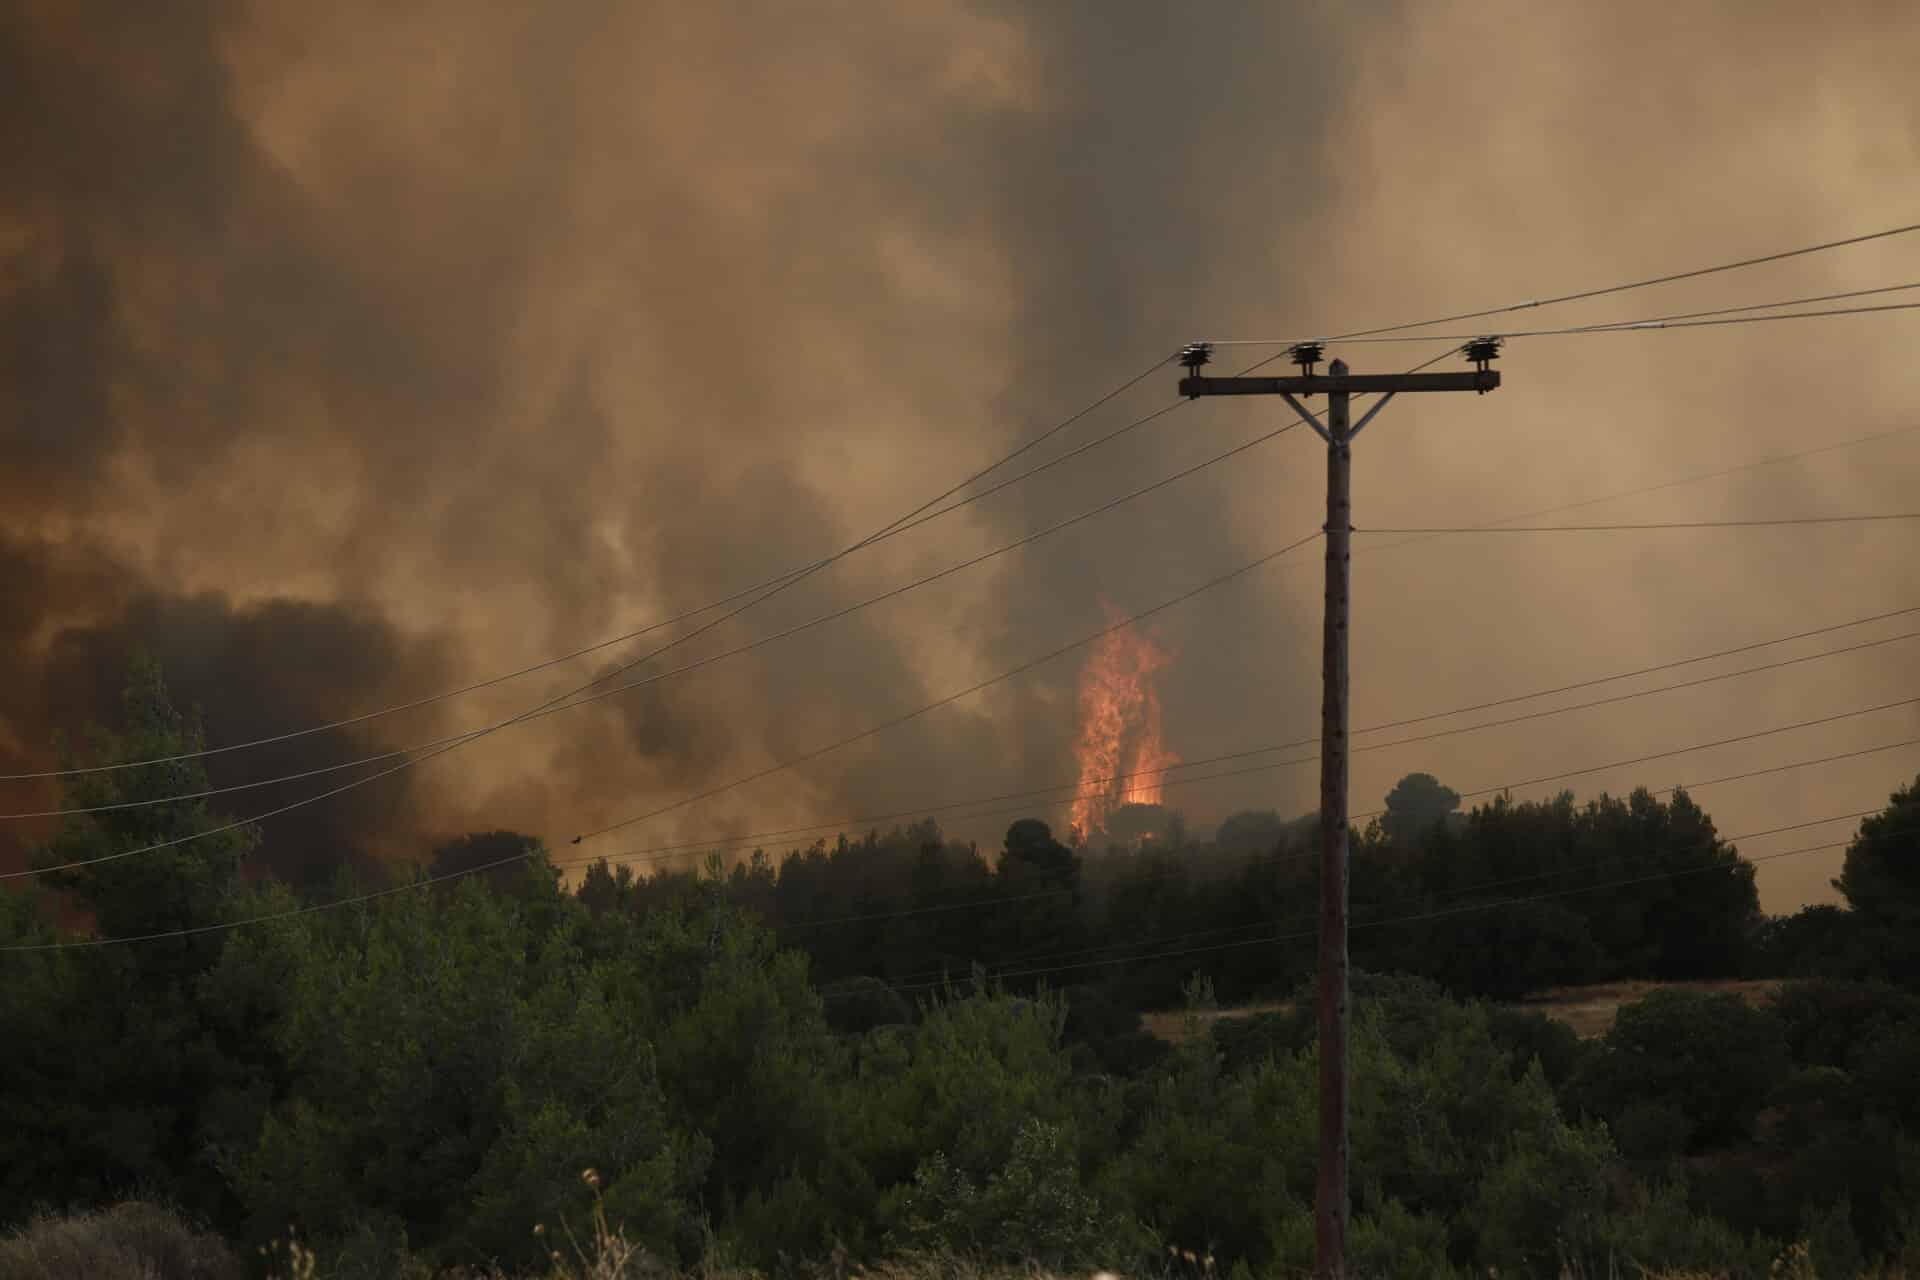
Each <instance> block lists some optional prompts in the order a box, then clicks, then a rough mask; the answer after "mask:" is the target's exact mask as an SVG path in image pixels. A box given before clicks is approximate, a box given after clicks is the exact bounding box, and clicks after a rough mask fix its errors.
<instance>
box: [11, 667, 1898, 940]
mask: <svg viewBox="0 0 1920 1280" xmlns="http://www.w3.org/2000/svg"><path fill="white" fill-rule="evenodd" d="M1916 701H1920V699H1916ZM1888 705H1902V704H1898V703H1895V704H1888ZM1880 709H1883V708H1867V709H1866V711H1859V712H1849V713H1845V715H1842V716H1836V717H1827V718H1826V719H1823V720H1813V721H1802V722H1799V723H1795V724H1790V725H1782V726H1779V727H1778V728H1776V729H1773V730H1768V731H1766V733H1783V732H1787V731H1789V730H1792V729H1799V728H1806V727H1808V726H1809V725H1812V724H1823V723H1828V722H1830V721H1832V720H1836V719H1844V718H1847V716H1853V715H1862V714H1866V713H1867V712H1868V711H1874V710H1880ZM1761 736H1766V734H1765V733H1763V734H1756V735H1749V737H1761ZM1715 745H1724V743H1710V744H1703V746H1715ZM1907 746H1920V738H1908V739H1905V740H1903V741H1900V742H1892V743H1885V744H1882V745H1880V746H1876V747H1866V748H1861V749H1858V750H1854V751H1846V752H1839V753H1836V754H1832V755H1827V756H1820V757H1815V758H1813V759H1809V760H1796V761H1792V762H1790V763H1788V764H1784V765H1774V766H1770V767H1768V768H1765V769H1755V770H1749V771H1747V772H1745V773H1738V774H1730V775H1726V776H1723V777H1720V778H1709V779H1706V780H1704V781H1700V782H1688V783H1682V784H1681V785H1680V786H1678V787H1661V788H1657V789H1654V790H1652V791H1650V792H1649V794H1651V795H1655V796H1659V795H1667V794H1670V793H1672V792H1674V791H1676V790H1685V791H1694V790H1698V789H1700V788H1702V787H1708V786H1714V785H1717V784H1719V783H1723V782H1734V781H1741V780H1744V779H1748V778H1753V777H1759V776H1761V775H1763V774H1772V773H1783V772H1787V771H1789V770H1793V769H1801V768H1808V767H1811V766H1813V765H1819V764H1827V763H1831V762H1834V761H1838V760H1848V759H1854V758H1857V757H1859V756H1863V755H1870V754H1874V753H1876V752H1880V751H1889V750H1893V749H1895V748H1897V747H1907ZM1696 749H1702V748H1701V747H1695V748H1680V749H1679V750H1678V751H1673V752H1663V753H1659V754H1658V755H1652V756H1647V757H1642V759H1645V760H1650V759H1658V758H1661V757H1662V756H1666V755H1675V754H1680V753H1681V752H1684V751H1687V750H1696ZM1623 763H1625V764H1631V763H1638V761H1626V762H1618V761H1616V762H1614V764H1610V765H1600V766H1595V767H1594V768H1591V769H1584V770H1574V771H1570V772H1568V773H1565V774H1558V775H1553V776H1551V777H1548V778H1546V779H1532V780H1529V781H1527V782H1510V783H1504V784H1501V785H1499V786H1493V787H1486V788H1482V789H1480V790H1477V791H1469V792H1463V793H1461V798H1462V799H1469V798H1472V797H1475V796H1483V795H1491V794H1494V793H1496V792H1503V791H1511V790H1512V789H1513V788H1515V787H1521V786H1530V785H1534V784H1535V783H1537V782H1540V781H1549V782H1551V781H1559V780H1561V779H1562V778H1566V777H1572V776H1576V775H1577V774H1580V773H1593V772H1599V771H1600V770H1603V769H1607V768H1614V767H1620V766H1621V765H1622V764H1623ZM1262 767H1263V768H1266V767H1272V766H1262ZM1258 771H1259V770H1258V769H1255V770H1242V771H1240V772H1258ZM1221 776H1231V775H1221ZM1196 780H1197V779H1186V780H1184V781H1196ZM1381 812H1383V811H1382V810H1373V811H1370V812H1366V813H1356V814H1352V815H1349V820H1353V819H1358V818H1366V817H1374V816H1378V815H1379V814H1380V813H1381ZM535 856H536V854H534V853H531V852H522V853H516V854H511V855H508V856H506V857H502V858H496V859H494V860H493V861H491V862H486V863H483V864H481V865H479V866H475V867H467V868H464V869H462V870H460V871H455V872H450V873H448V874H446V875H443V876H435V877H428V878H425V879H421V880H415V881H411V882H408V883H406V884H401V885H393V886H390V887H388V888H385V889H378V890H373V891H370V892H367V893H361V894H355V895H352V896H350V897H346V898H337V899H334V900H331V901H328V902H317V903H307V904H304V905H302V906H298V907H292V908H288V909H286V910H283V911H276V912H268V913H265V914H262V915H258V916H250V917H247V918H245V919H241V920H226V921H220V922H217V923H214V924H206V925H196V926H194V927H191V928H186V929H170V930H164V931H159V932H155V933H149V934H138V935H129V936H124V937H112V938H100V937H95V938H80V939H72V940H69V941H65V942H58V943H36V944H27V945H12V946H0V953H4V952H25V951H57V950H76V949H82V948H93V947H105V946H119V945H123V944H133V943H143V942H160V941H166V940H168V939H175V938H188V937H200V936H204V935H208V934H213V933H223V932H227V931H229V930H234V929H241V928H245V927H247V926H250V925H256V924H271V923H276V922H279V921H285V920H291V919H295V918H298V917H302V916H307V915H312V914H315V913H317V912H321V911H331V910H335V909H337V908H341V907H352V906H364V905H366V904H367V903H370V902H375V901H379V900H380V899H383V898H389V897H392V896H394V895H396V894H400V893H407V892H411V891H414V890H418V889H427V888H432V887H434V886H437V885H441V884H446V883H448V882H450V881H453V880H459V879H463V878H465V877H468V876H474V875H482V874H484V873H486V872H488V871H494V870H498V869H500V868H503V867H508V866H514V865H517V864H522V863H526V862H529V861H531V860H533V859H534V857H535ZM1309 856H1311V855H1309ZM1760 860H1761V859H1750V860H1749V861H1760Z"/></svg>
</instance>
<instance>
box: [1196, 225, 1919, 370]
mask: <svg viewBox="0 0 1920 1280" xmlns="http://www.w3.org/2000/svg"><path fill="white" fill-rule="evenodd" d="M1914 231H1920V222H1915V223H1909V224H1907V225H1905V226H1899V227H1889V228H1887V229H1886V230H1884V231H1872V232H1868V233H1867V234H1865V235H1858V236H1848V237H1847V238H1845V239H1843V240H1827V241H1823V242H1822V243H1820V244H1812V245H1806V246H1804V247H1802V248H1798V249H1788V250H1785V251H1783V252H1780V253H1768V254H1762V255H1761V256H1759V257H1755V258H1742V259H1740V260H1739V261H1737V262H1724V263H1721V264H1719V265H1717V266H1712V267H1697V268H1694V269H1692V270H1689V271H1676V272H1672V273H1669V274H1667V275H1662V276H1651V277H1649V278H1647V279H1644V280H1634V281H1629V282H1628V283H1626V284H1615V285H1607V286H1604V287H1602V288H1598V289H1583V290H1580V291H1579V292H1576V293H1563V294H1559V295H1557V296H1555V297H1551V298H1536V299H1532V300H1530V301H1527V302H1514V303H1508V304H1507V305H1505V306H1499V307H1485V308H1482V309H1481V310H1479V311H1461V312H1456V313H1455V314H1453V315H1448V316H1437V317H1435V318H1434V319H1431V320H1416V321H1412V322H1410V323H1407V324H1390V325H1380V326H1377V327H1375V328H1372V329H1353V330H1349V331H1348V332H1346V333H1338V334H1334V335H1332V336H1330V337H1324V338H1238V339H1223V340H1221V341H1218V342H1215V343H1214V344H1213V345H1214V346H1216V347H1242V346H1251V347H1264V346H1292V345H1293V344H1294V343H1296V342H1314V341H1317V342H1348V341H1352V340H1354V339H1356V338H1368V337H1372V336H1374V335H1375V334H1382V333H1400V332H1404V331H1405V330H1408V329H1425V328H1428V327H1430V326H1432V325H1436V324H1452V323H1454V322H1456V321H1459V320H1479V319H1482V318H1484V317H1487V316H1498V315H1505V314H1507V313H1509V312H1513V311H1527V310H1530V309H1532V308H1535V307H1551V306H1558V305H1559V304H1561V303H1565V302H1585V301H1587V300H1588V299H1591V298H1604V297H1607V296H1609V295H1611V294H1616V293H1629V292H1632V291H1633V290H1636V289H1648V288H1652V287H1653V286H1655V285H1662V284H1674V283H1676V282H1678V281H1681V280H1695V279H1698V278H1700V277H1701V276H1710V275H1717V274H1720V273H1721V272H1726V271H1739V270H1742V269H1744V268H1747V267H1758V266H1764V265H1765V264H1767V263H1770V262H1782V261H1785V260H1786V259H1788V258H1799V257H1804V256H1806V255H1807V254H1812V253H1824V252H1826V251H1827V250H1830V249H1844V248H1847V247H1848V246H1851V245H1856V244H1865V243H1867V242H1868V241H1872V240H1884V239H1887V238H1888V237H1890V236H1899V235H1907V234H1909V233H1910V232H1914ZM1475 336H1479V335H1475Z"/></svg>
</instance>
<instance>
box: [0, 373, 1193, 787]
mask: <svg viewBox="0 0 1920 1280" xmlns="http://www.w3.org/2000/svg"><path fill="white" fill-rule="evenodd" d="M1166 363H1167V360H1165V359H1162V360H1159V361H1156V362H1155V363H1154V364H1153V365H1152V366H1150V367H1149V368H1147V369H1145V370H1143V371H1141V372H1140V373H1138V374H1136V375H1135V376H1133V377H1132V378H1130V379H1128V380H1127V381H1125V382H1123V383H1121V384H1120V385H1119V386H1117V387H1115V388H1114V389H1113V390H1111V391H1109V392H1107V393H1106V394H1105V395H1103V396H1101V397H1100V398H1099V399H1097V400H1095V401H1094V402H1093V403H1091V404H1089V405H1087V406H1086V407H1085V408H1083V409H1081V410H1080V411H1079V412H1077V413H1075V414H1073V415H1072V416H1071V417H1068V418H1065V419H1063V420H1062V421H1060V422H1058V423H1056V424H1054V425H1053V426H1051V427H1049V428H1048V429H1047V430H1045V431H1043V432H1042V433H1040V434H1039V435H1037V436H1035V437H1034V438H1033V439H1031V440H1029V441H1027V442H1026V443H1025V444H1023V445H1021V446H1020V447H1018V448H1017V449H1015V450H1013V451H1012V452H1011V453H1008V454H1005V455H1003V456H1002V457H1001V458H1000V459H999V460H997V461H995V462H993V463H991V464H989V465H988V466H986V467H984V468H982V469H981V470H979V471H976V472H975V473H974V474H973V475H971V476H969V477H968V478H967V479H965V480H963V481H961V482H960V483H959V484H957V485H954V486H953V487H952V488H950V489H948V490H947V491H946V492H945V493H943V494H940V495H938V496H937V497H934V498H932V499H930V500H928V501H927V502H925V503H922V504H921V505H920V506H919V507H918V508H916V509H915V510H914V511H912V512H910V513H908V514H907V515H906V516H903V517H900V518H898V519H896V520H894V521H893V522H892V523H891V524H888V525H885V526H883V527H882V528H881V529H879V530H877V531H875V532H874V533H872V534H870V535H868V536H867V537H866V538H864V539H862V540H861V541H859V542H857V543H854V544H853V545H851V546H849V547H847V548H845V549H844V550H842V551H840V552H837V553H835V554H834V555H831V556H827V557H825V558H823V559H819V560H815V561H813V562H811V563H809V564H806V565H801V566H799V567H796V568H793V569H789V570H787V571H786V572H784V573H780V574H776V575H775V576H773V577H771V578H767V579H765V580H764V581H761V582H757V583H755V584H754V585H752V586H750V587H743V588H741V589H740V590H738V591H735V592H733V593H732V594H731V595H727V596H722V597H721V598H719V599H717V600H713V601H710V602H709V603H707V604H703V605H700V606H698V607H697V608H693V609H688V610H686V611H684V612H681V613H678V614H675V615H674V616H672V617H669V618H663V619H661V620H660V621H658V622H652V623H649V624H647V625H646V626H644V627H640V628H638V629H636V630H633V631H628V632H625V633H623V634H621V635H617V636H614V637H612V638H610V639H607V640H601V641H598V642H597V643H594V644H591V645H587V646H585V647H584V648H580V649H575V650H573V651H572V652H570V653H565V654H561V655H559V656H558V657H554V658H547V659H544V660H542V661H540V662H536V663H532V664H529V665H527V666H523V667H520V668H518V669H516V670H513V671H509V672H505V673H503V674H501V675H497V676H491V677H488V678H487V679H485V680H480V681H476V682H475V683H472V684H468V685H463V686H461V687H460V688H457V689H449V690H447V691H445V692H443V693H437V694H433V695H430V696H428V697H424V698H416V699H413V700H411V701H408V702H400V703H395V704H393V705H392V706H388V707H382V708H380V709H378V710H374V711H367V712H362V713H361V714H358V715H354V716H348V717H346V718H344V719H339V720H332V721H328V722H326V723H324V724H317V725H311V726H309V727H307V728H304V729H294V730H289V731H287V732H285V733H278V734H273V735H270V736H268V737H264V738H254V739H250V740H248V741H245V742H234V743H229V744H227V745H225V746H219V747H206V748H202V749H201V750H198V751H187V752H180V753H178V754H175V755H166V756H152V757H149V758H146V759H141V760H125V761H118V762H115V763H113V764H102V765H90V766H85V767H79V768H73V769H50V770H44V771H41V772H36V773H5V774H0V782H18V781H24V780H29V779H37V778H64V777H73V776H76V775H80V774H90V773H108V772H114V771H117V770H121V769H138V768H144V767H146V766H149V765H157V764H171V763H174V762H176V761H181V760H197V759H201V758H204V757H207V756H216V755H224V754H226V753H228V752H234V751H246V750H250V749H253V748H256V747H264V746H271V745H274V744H276V743H281V742H289V741H292V740H294V739H297V738H304V737H308V736H311V735H313V734H317V733H326V732H330V731H332V730H336V729H345V728H351V727H352V726H354V725H358V724H364V723H366V722H367V721H370V720H377V719H380V718H381V717H384V716H389V715H394V714H397V713H399V712H402V711H411V710H414V709H417V708H419V707H425V706H431V705H433V704H435V703H439V702H444V701H446V700H448V699H450V698H456V697H460V696H461V695H463V694H468V693H473V692H476V691H478V690H481V689H487V688H491V687H493V686H494V685H498V684H503V683H505V682H507V681H509V680H514V679H517V678H519V677H520V676H524V675H531V674H533V673H534V672H537V671H544V670H546V669H548V668H549V667H555V666H559V665H561V664H563V663H566V662H571V661H573V660H574V659H576V658H581V657H585V656H586V655H588V654H591V653H597V652H599V651H600V650H602V649H607V648H611V647H612V646H614V645H617V644H623V643H625V642H626V641H628V640H634V639H638V638H639V637H641V636H644V635H649V634H651V633H652V632H655V631H659V630H661V629H663V628H666V627H669V626H673V625H674V624H676V623H680V622H685V621H687V620H689V619H691V618H695V617H698V616H699V615H701V614H703V613H709V612H712V611H713V610H715V609H718V608H721V607H723V606H725V605H729V604H733V603H735V602H736V601H739V600H742V599H745V598H746V597H748V596H752V595H755V594H756V593H758V592H762V591H767V590H768V589H769V588H775V589H781V590H784V589H785V587H786V586H789V585H792V584H793V583H794V582H796V581H798V580H799V579H801V578H804V577H806V576H809V575H811V574H813V573H815V572H817V571H818V570H820V569H823V568H826V567H827V566H829V565H831V564H834V563H835V562H837V561H838V560H841V559H844V558H845V557H847V556H849V555H851V554H852V553H853V552H855V551H858V550H861V549H863V548H865V547H869V546H873V545H875V544H876V543H879V542H883V541H885V540H887V539H889V538H893V537H897V536H898V535H900V534H902V533H906V532H908V531H909V530H911V529H916V528H918V527H920V526H921V525H923V524H925V523H927V522H928V521H931V520H937V519H939V518H940V517H942V516H944V515H947V514H949V513H951V512H954V511H958V510H960V509H961V508H962V507H965V506H969V505H971V504H972V503H975V502H978V501H980V500H981V499H982V498H987V497H991V496H992V495H993V494H995V493H998V492H1000V491H1001V490H1002V489H1005V488H1007V487H1009V486H1011V485H1014V484H1018V483H1020V482H1021V481H1023V480H1026V479H1028V478H1030V477H1032V476H1035V475H1038V474H1040V473H1041V472H1043V471H1047V470H1050V469H1052V468H1053V467H1056V466H1058V465H1060V464H1061V463H1063V462H1066V461H1068V460H1069V459H1072V458H1076V457H1079V456H1080V455H1081V454H1083V453H1086V452H1087V451H1089V450H1091V449H1094V448H1098V447H1099V446H1101V445H1104V444H1106V443H1108V442H1110V441H1112V440H1115V439H1118V438H1119V437H1120V436H1123V435H1125V434H1127V433H1128V432H1130V431H1134V430H1136V429H1138V428H1140V427H1143V426H1145V425H1147V424H1148V423H1150V422H1153V421H1154V420H1156V419H1158V418H1161V417H1163V416H1165V415H1166V414H1168V413H1170V412H1172V411H1173V410H1174V409H1177V408H1180V407H1181V406H1182V405H1184V404H1185V403H1186V401H1184V400H1176V401H1174V402H1172V403H1170V404H1168V405H1165V406H1164V407H1162V408H1160V409H1157V410H1155V411H1154V412H1152V413H1149V414H1147V415H1145V416H1143V417H1140V418H1136V419H1134V420H1133V421H1131V422H1129V423H1127V424H1126V425H1125V426H1122V427H1119V428H1117V429H1115V430H1113V431H1110V432H1108V433H1107V434H1106V435H1103V436H1100V437H1097V438H1096V439H1094V440H1092V441H1089V442H1087V443H1085V444H1082V445H1080V446H1078V447H1077V448H1074V449H1071V450H1069V451H1067V452H1066V453H1063V454H1060V455H1058V456H1056V457H1054V458H1050V459H1048V460H1047V461H1046V462H1043V463H1041V464H1040V465H1038V466H1036V467H1032V468H1030V469H1028V470H1026V471H1023V472H1021V473H1020V474H1019V475H1016V476H1012V477H1010V478H1008V479H1005V480H1001V481H999V482H998V483H996V484H994V485H991V486H989V487H987V488H985V489H982V490H980V491H979V492H977V493H974V494H970V495H968V496H966V497H964V498H961V499H960V500H959V501H957V502H954V503H952V504H950V505H948V506H944V507H940V508H939V509H938V510H930V509H929V508H932V507H935V506H937V505H938V504H939V503H941V502H944V501H945V500H946V499H947V498H950V497H953V496H954V495H955V494H957V493H959V492H960V490H962V489H964V488H966V487H967V486H968V485H970V484H972V483H974V482H975V481H976V480H979V479H981V478H982V477H984V476H986V475H988V474H989V473H991V472H993V471H995V470H997V469H998V468H1000V467H1002V466H1004V465H1006V464H1007V463H1009V462H1011V461H1013V460H1014V459H1015V458H1018V457H1020V456H1021V455H1022V454H1024V453H1026V452H1027V451H1028V450H1030V449H1032V448H1033V447H1035V446H1036V445H1038V444H1041V443H1042V442H1044V441H1046V440H1048V439H1050V438H1052V437H1053V436H1055V435H1057V434H1058V433H1059V432H1061V431H1063V430H1065V429H1066V428H1067V427H1070V426H1072V425H1073V424H1074V423H1076V422H1078V421H1080V420H1081V419H1082V418H1085V417H1086V416H1087V415H1088V414H1090V413H1092V412H1093V411H1094V410H1096V409H1099V408H1100V407H1102V406H1103V405H1105V404H1107V403H1108V402H1109V401H1111V400H1113V399H1114V398H1116V397H1117V396H1119V395H1121V394H1123V393H1124V392H1126V391H1129V390H1131V389H1132V388H1133V387H1135V386H1137V385H1138V384H1139V383H1141V382H1142V381H1144V380H1145V379H1147V378H1149V377H1151V376H1152V375H1153V374H1154V373H1155V372H1157V371H1158V370H1159V369H1160V368H1161V367H1163V366H1164V365H1165V364H1166ZM769 594H771V593H769ZM766 598H767V597H766V596H762V597H761V599H766ZM753 603H755V604H757V603H759V601H758V600H756V601H754V602H753ZM729 616H732V615H729ZM724 620H725V619H722V620H721V621H724ZM715 625H717V624H715ZM694 634H698V633H697V632H696V633H694ZM689 638H691V637H690V636H683V637H681V640H679V641H675V642H674V643H675V644H678V643H680V642H681V641H683V640H686V639H689ZM669 647H671V646H669ZM663 651H664V650H656V651H655V654H649V655H647V656H648V657H653V656H655V655H656V654H657V653H659V652H663ZM640 661H645V659H644V658H643V659H640ZM610 674H617V672H615V673H610ZM608 678H609V676H601V677H599V678H598V679H599V680H605V679H608ZM597 682H598V681H597V680H596V682H595V683H597ZM585 687H588V688H590V687H591V685H588V686H585ZM388 754H389V755H393V754H398V753H388ZM382 758H386V757H369V759H382ZM355 763H360V762H355ZM337 767H341V768H344V767H346V766H337ZM296 776H301V777H305V776H312V775H311V773H309V774H302V775H296Z"/></svg>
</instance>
